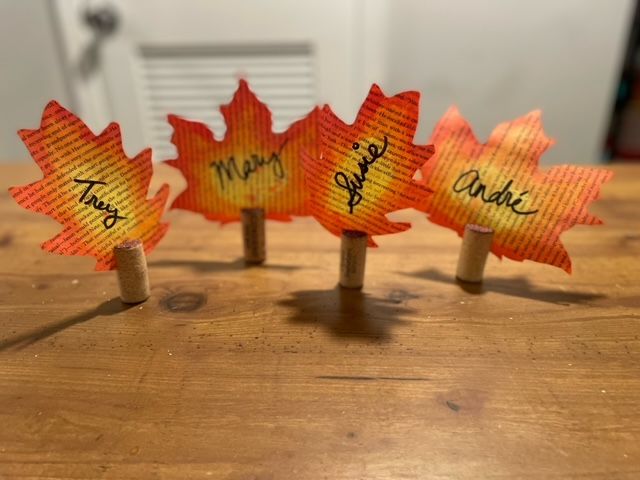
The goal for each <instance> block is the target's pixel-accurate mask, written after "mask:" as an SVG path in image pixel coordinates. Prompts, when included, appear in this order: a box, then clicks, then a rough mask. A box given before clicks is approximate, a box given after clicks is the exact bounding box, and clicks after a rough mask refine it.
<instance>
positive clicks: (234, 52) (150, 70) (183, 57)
mask: <svg viewBox="0 0 640 480" xmlns="http://www.w3.org/2000/svg"><path fill="white" fill-rule="evenodd" d="M137 76H138V78H137V82H136V83H137V85H138V88H139V89H140V99H141V107H142V117H143V118H142V121H143V126H144V130H145V134H146V141H147V143H148V144H149V145H150V146H151V147H152V148H153V157H154V159H155V160H156V161H161V160H166V159H169V158H175V156H176V151H175V147H174V145H173V144H172V143H171V135H172V128H171V126H170V125H169V124H168V123H167V114H169V113H173V114H176V115H180V116H182V117H185V118H188V119H190V120H197V121H201V122H204V123H206V124H207V125H208V126H209V127H210V128H211V129H212V130H213V132H214V134H215V136H216V138H218V139H221V138H222V136H223V135H224V132H225V130H226V127H225V125H224V121H223V119H222V115H221V114H220V111H219V106H220V105H221V104H225V103H228V102H229V101H230V100H231V98H232V96H233V93H234V92H235V90H236V88H237V87H238V79H239V78H245V79H246V80H247V81H248V82H249V86H250V88H251V89H252V90H253V91H254V92H255V93H256V94H257V95H258V97H259V98H260V99H261V100H262V101H263V102H265V103H266V104H267V105H268V106H269V108H270V109H271V111H272V112H273V116H274V117H273V118H274V130H275V131H282V130H285V129H286V128H287V127H288V126H289V125H290V124H291V123H292V122H294V121H295V120H298V119H299V118H301V117H303V116H304V115H306V114H307V113H308V112H309V111H310V110H311V109H312V108H313V107H314V106H315V105H316V103H317V98H316V85H315V74H314V62H313V57H312V54H311V49H310V48H309V47H308V46H305V45H286V46H272V47H270V46H255V47H245V46H237V47H224V48H220V47H202V48H198V47H195V48H182V47H180V48H175V47H168V48H158V47H153V48H147V47H145V48H142V49H141V58H140V62H138V68H137Z"/></svg>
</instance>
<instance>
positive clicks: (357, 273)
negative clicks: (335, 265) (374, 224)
mask: <svg viewBox="0 0 640 480" xmlns="http://www.w3.org/2000/svg"><path fill="white" fill-rule="evenodd" d="M366 260H367V234H366V233H364V232H359V231H356V230H345V231H343V232H342V243H341V246H340V286H342V287H345V288H362V285H363V283H364V267H365V264H366Z"/></svg>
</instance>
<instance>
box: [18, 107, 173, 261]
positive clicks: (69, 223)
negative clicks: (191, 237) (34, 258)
mask: <svg viewBox="0 0 640 480" xmlns="http://www.w3.org/2000/svg"><path fill="white" fill-rule="evenodd" d="M18 134H19V135H20V137H21V138H22V141H23V142H24V143H25V145H26V146H27V149H28V150H29V153H30V154H31V156H32V157H33V159H34V160H35V162H36V163H37V164H38V166H39V167H40V170H42V173H43V174H44V177H43V178H42V180H39V181H37V182H34V183H31V184H29V185H25V186H18V187H11V188H10V189H9V192H10V193H11V195H12V196H13V198H15V200H16V201H17V202H18V203H19V204H20V205H22V206H23V207H24V208H26V209H27V210H31V211H34V212H38V213H43V214H45V215H47V216H49V217H51V218H53V219H55V220H56V221H57V222H59V223H60V224H61V225H62V226H63V227H64V229H63V230H62V232H60V233H59V234H58V235H56V236H55V237H53V238H52V239H50V240H47V241H46V242H44V243H43V244H42V248H43V249H44V250H46V251H48V252H53V253H58V254H61V255H90V256H93V257H95V258H96V260H97V264H96V270H110V269H113V268H115V257H114V254H113V248H114V247H115V246H116V245H118V244H120V243H122V242H123V241H125V240H128V239H140V240H142V242H143V243H144V249H145V251H146V252H150V251H151V250H152V249H153V248H154V247H155V246H156V244H157V243H158V242H159V241H160V239H161V238H162V237H163V236H164V234H165V232H166V231H167V228H168V224H163V223H160V217H161V216H162V212H163V209H164V204H165V203H166V201H167V197H168V195H169V186H168V185H163V186H162V187H161V188H160V190H159V191H158V193H157V194H156V196H155V197H153V198H152V199H147V194H148V191H149V182H150V180H151V174H152V170H153V168H152V165H151V150H149V149H147V150H144V151H143V152H141V153H140V154H139V155H137V156H136V157H135V158H133V159H129V158H128V157H127V156H126V155H125V153H124V151H123V149H122V139H121V136H120V128H119V127H118V125H117V124H116V123H111V124H110V125H109V126H108V127H107V128H106V129H105V130H104V131H103V132H102V133H100V134H99V135H98V136H95V135H94V134H93V133H92V132H91V131H90V130H89V128H87V126H86V125H85V124H84V123H83V122H82V121H81V120H80V119H79V118H78V117H76V116H75V115H74V114H73V113H71V112H69V111H68V110H66V109H65V108H63V107H62V106H60V105H59V104H58V103H57V102H50V103H49V104H48V105H47V106H46V108H45V110H44V113H43V116H42V121H41V124H40V128H39V129H37V130H21V131H19V132H18Z"/></svg>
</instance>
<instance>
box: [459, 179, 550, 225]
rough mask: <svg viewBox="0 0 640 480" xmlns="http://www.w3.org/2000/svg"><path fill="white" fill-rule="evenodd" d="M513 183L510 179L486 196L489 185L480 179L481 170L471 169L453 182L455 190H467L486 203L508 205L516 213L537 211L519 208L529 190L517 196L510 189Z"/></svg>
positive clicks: (531, 213) (471, 195)
mask: <svg viewBox="0 0 640 480" xmlns="http://www.w3.org/2000/svg"><path fill="white" fill-rule="evenodd" d="M511 185H513V180H509V181H508V182H507V183H505V184H504V186H503V187H502V188H501V189H500V190H496V191H495V192H493V193H491V194H490V195H489V196H486V195H485V194H486V191H487V185H485V184H484V183H482V182H481V181H480V172H479V171H478V170H469V171H467V172H464V173H463V174H462V175H460V176H459V177H458V179H457V180H456V181H455V183H454V184H453V191H454V192H456V193H462V192H464V191H465V190H466V191H467V193H468V194H469V196H470V197H474V198H475V197H478V198H480V199H481V200H482V201H483V202H484V203H495V204H496V205H498V206H502V205H506V206H507V207H509V208H511V210H512V211H513V212H514V213H515V214H516V215H533V214H534V213H537V212H538V210H518V209H517V208H516V207H517V206H518V205H520V204H521V203H522V202H524V201H525V199H524V198H522V197H524V196H525V195H527V194H528V193H529V190H525V191H524V192H522V193H520V196H519V198H515V193H513V192H511V191H510V190H509V189H510V188H511Z"/></svg>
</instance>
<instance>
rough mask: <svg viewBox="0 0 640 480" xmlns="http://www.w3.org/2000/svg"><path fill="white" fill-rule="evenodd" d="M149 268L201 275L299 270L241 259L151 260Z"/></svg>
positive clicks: (296, 267)
mask: <svg viewBox="0 0 640 480" xmlns="http://www.w3.org/2000/svg"><path fill="white" fill-rule="evenodd" d="M149 266H150V267H160V268H171V267H186V268H190V269H191V270H194V271H196V272H201V273H210V272H233V271H238V270H245V269H247V268H258V269H265V270H299V269H300V267H299V266H296V265H273V264H270V263H268V262H267V263H263V264H262V265H247V264H246V263H245V261H244V259H243V258H238V259H237V260H233V261H231V262H217V261H211V260H152V261H150V262H149Z"/></svg>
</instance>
